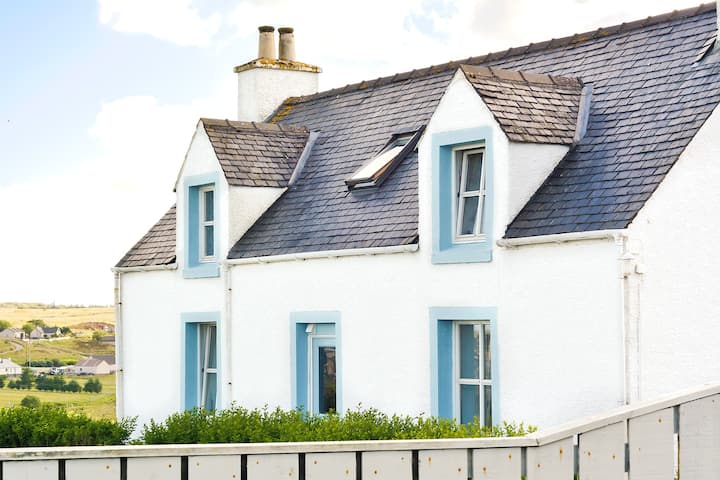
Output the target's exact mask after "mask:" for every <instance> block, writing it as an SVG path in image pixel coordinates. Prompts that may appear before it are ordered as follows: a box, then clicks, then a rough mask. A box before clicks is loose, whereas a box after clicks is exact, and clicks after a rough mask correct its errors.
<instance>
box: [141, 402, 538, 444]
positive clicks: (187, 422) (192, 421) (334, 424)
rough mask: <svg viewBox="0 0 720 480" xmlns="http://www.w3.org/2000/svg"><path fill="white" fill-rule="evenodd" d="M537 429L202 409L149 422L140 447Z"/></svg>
mask: <svg viewBox="0 0 720 480" xmlns="http://www.w3.org/2000/svg"><path fill="white" fill-rule="evenodd" d="M535 430H536V429H535V427H533V426H526V425H525V424H524V423H519V424H518V423H508V422H504V423H503V425H498V426H492V427H484V426H482V425H480V424H479V423H478V422H477V420H476V421H475V422H472V423H468V424H459V423H457V422H456V421H455V420H451V419H446V418H437V417H425V416H423V415H419V416H416V417H411V416H402V415H393V416H388V415H386V414H384V413H382V412H380V411H378V410H376V409H374V408H369V409H362V408H360V407H358V408H356V409H355V410H349V411H347V412H346V413H345V415H343V416H340V415H338V414H336V413H331V414H329V415H312V414H308V413H305V412H303V411H300V410H282V409H280V408H276V409H274V410H270V409H268V408H263V409H253V410H249V409H246V408H242V407H232V408H230V409H227V410H221V411H217V412H210V411H207V410H203V409H200V408H196V409H193V410H188V411H185V412H181V413H176V414H173V415H170V416H169V417H168V418H167V419H166V420H165V421H163V422H155V421H154V420H151V421H150V424H148V425H144V426H143V428H142V431H141V435H140V440H139V443H143V444H172V443H255V442H316V441H317V442H319V441H345V440H409V439H438V438H475V437H517V436H523V435H526V434H528V433H531V432H534V431H535Z"/></svg>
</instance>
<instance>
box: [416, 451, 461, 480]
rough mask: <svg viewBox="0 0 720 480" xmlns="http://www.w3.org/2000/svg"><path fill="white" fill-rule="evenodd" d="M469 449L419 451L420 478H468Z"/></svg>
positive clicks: (433, 479)
mask: <svg viewBox="0 0 720 480" xmlns="http://www.w3.org/2000/svg"><path fill="white" fill-rule="evenodd" d="M467 464H468V453H467V450H465V449H464V448H463V449H453V450H421V451H420V452H418V477H419V480H452V479H458V480H461V479H462V480H467V478H468V474H467Z"/></svg>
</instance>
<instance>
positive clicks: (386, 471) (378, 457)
mask: <svg viewBox="0 0 720 480" xmlns="http://www.w3.org/2000/svg"><path fill="white" fill-rule="evenodd" d="M362 480H412V452H410V451H402V450H401V451H396V452H363V454H362Z"/></svg>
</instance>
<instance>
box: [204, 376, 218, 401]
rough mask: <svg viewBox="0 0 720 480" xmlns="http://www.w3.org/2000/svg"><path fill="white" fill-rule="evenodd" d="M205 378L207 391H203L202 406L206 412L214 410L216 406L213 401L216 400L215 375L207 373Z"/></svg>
mask: <svg viewBox="0 0 720 480" xmlns="http://www.w3.org/2000/svg"><path fill="white" fill-rule="evenodd" d="M206 378H207V389H206V390H205V398H204V399H203V405H204V406H205V409H206V410H215V407H216V406H217V405H216V404H215V401H216V399H217V374H215V373H208V374H207V375H206Z"/></svg>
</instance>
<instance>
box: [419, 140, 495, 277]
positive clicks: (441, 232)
mask: <svg viewBox="0 0 720 480" xmlns="http://www.w3.org/2000/svg"><path fill="white" fill-rule="evenodd" d="M431 142H432V227H433V237H432V247H433V248H432V262H433V263H436V264H439V263H471V262H490V261H492V240H493V203H494V198H493V145H492V129H491V128H490V127H479V128H471V129H464V130H454V131H450V132H439V133H435V134H433V135H432V139H431Z"/></svg>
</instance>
